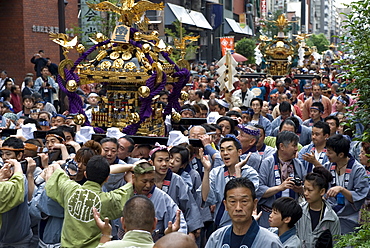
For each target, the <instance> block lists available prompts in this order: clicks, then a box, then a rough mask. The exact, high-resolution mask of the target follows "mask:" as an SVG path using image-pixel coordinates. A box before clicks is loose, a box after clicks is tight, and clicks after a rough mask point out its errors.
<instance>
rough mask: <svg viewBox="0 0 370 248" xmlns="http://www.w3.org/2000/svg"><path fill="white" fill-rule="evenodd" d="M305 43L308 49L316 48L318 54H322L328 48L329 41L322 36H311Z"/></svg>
mask: <svg viewBox="0 0 370 248" xmlns="http://www.w3.org/2000/svg"><path fill="white" fill-rule="evenodd" d="M306 43H307V45H308V46H309V47H312V46H316V48H317V51H318V53H322V52H324V51H326V50H328V48H329V41H328V39H327V38H326V37H325V35H324V34H317V35H316V34H313V35H311V36H310V38H308V40H307V42H306Z"/></svg>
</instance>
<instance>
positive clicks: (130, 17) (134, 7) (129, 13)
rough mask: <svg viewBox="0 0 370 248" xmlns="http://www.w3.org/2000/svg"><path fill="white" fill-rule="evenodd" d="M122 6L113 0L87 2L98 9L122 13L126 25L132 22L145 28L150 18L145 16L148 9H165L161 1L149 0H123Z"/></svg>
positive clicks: (121, 18)
mask: <svg viewBox="0 0 370 248" xmlns="http://www.w3.org/2000/svg"><path fill="white" fill-rule="evenodd" d="M120 3H121V6H118V5H115V4H113V3H111V2H108V1H104V2H101V3H97V4H92V3H87V5H88V6H89V7H90V8H91V9H93V10H97V11H110V12H114V13H117V14H118V15H120V18H119V22H122V23H123V24H124V25H127V26H129V27H131V26H132V24H134V23H136V24H137V25H138V26H139V27H141V28H144V30H145V25H147V24H148V23H149V22H148V18H147V17H144V18H142V17H143V15H144V14H145V11H147V10H163V9H164V4H163V2H161V3H152V2H150V1H147V0H141V1H139V2H137V3H135V1H134V0H121V1H120Z"/></svg>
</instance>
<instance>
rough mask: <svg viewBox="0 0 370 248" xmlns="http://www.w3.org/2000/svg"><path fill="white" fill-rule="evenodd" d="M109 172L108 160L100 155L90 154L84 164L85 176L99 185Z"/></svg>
mask: <svg viewBox="0 0 370 248" xmlns="http://www.w3.org/2000/svg"><path fill="white" fill-rule="evenodd" d="M109 173H110V167H109V163H108V160H106V159H105V158H104V157H103V156H101V155H95V156H92V157H91V158H90V160H89V162H87V164H86V178H87V180H89V181H93V182H96V183H98V184H100V185H102V184H103V182H104V181H105V180H106V179H107V177H108V176H109Z"/></svg>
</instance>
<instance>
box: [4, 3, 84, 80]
mask: <svg viewBox="0 0 370 248" xmlns="http://www.w3.org/2000/svg"><path fill="white" fill-rule="evenodd" d="M65 15H66V28H67V29H71V28H73V27H77V26H78V0H68V4H67V5H66V7H65ZM58 23H59V22H58V0H53V1H39V0H12V1H0V27H1V34H0V44H1V48H0V70H6V71H7V72H8V76H9V77H11V78H14V79H15V82H16V83H17V84H21V83H22V81H23V79H24V77H25V75H26V74H27V73H29V72H32V73H34V75H35V77H36V73H35V71H34V67H33V66H34V65H33V64H32V63H31V62H30V60H31V58H32V56H33V54H35V53H37V52H38V51H39V50H40V49H42V50H44V51H45V56H46V57H50V59H51V61H52V62H53V63H56V64H59V61H60V57H59V46H58V45H57V44H55V43H54V42H52V41H50V40H49V35H48V32H50V31H52V32H58V29H59V27H58ZM77 57H78V54H77V53H72V52H70V55H69V58H70V59H72V60H73V61H74V60H75V59H77ZM35 77H34V79H35Z"/></svg>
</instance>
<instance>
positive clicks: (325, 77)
mask: <svg viewBox="0 0 370 248" xmlns="http://www.w3.org/2000/svg"><path fill="white" fill-rule="evenodd" d="M324 79H327V80H328V81H329V83H330V78H329V77H328V76H323V77H322V78H321V80H324Z"/></svg>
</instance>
